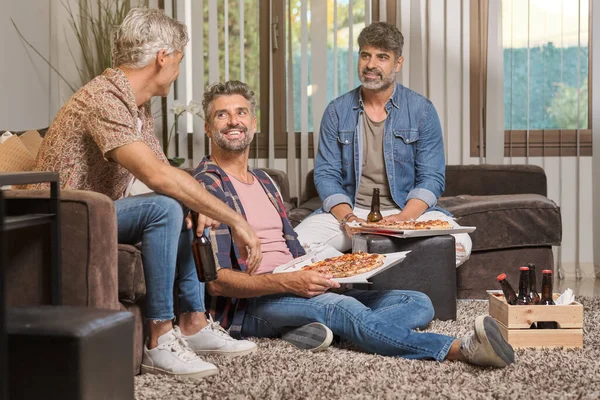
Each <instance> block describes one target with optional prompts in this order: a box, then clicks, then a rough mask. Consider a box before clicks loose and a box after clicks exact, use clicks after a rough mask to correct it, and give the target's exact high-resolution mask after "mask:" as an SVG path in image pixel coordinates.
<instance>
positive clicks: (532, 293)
mask: <svg viewBox="0 0 600 400" xmlns="http://www.w3.org/2000/svg"><path fill="white" fill-rule="evenodd" d="M527 267H528V268H529V297H531V299H532V300H533V303H532V304H540V295H539V293H538V291H537V279H536V276H535V264H534V263H529V264H527Z"/></svg>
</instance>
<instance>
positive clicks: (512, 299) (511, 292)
mask: <svg viewBox="0 0 600 400" xmlns="http://www.w3.org/2000/svg"><path fill="white" fill-rule="evenodd" d="M496 279H498V282H499V283H500V287H501V288H502V293H504V297H505V298H506V302H507V303H508V304H510V305H513V306H514V305H515V304H517V295H516V294H515V289H513V288H512V286H511V285H510V282H509V281H508V279H506V274H500V275H498V277H497V278H496Z"/></svg>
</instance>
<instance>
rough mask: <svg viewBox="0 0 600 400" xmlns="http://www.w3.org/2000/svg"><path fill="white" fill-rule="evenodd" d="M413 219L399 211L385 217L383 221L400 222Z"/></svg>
mask: <svg viewBox="0 0 600 400" xmlns="http://www.w3.org/2000/svg"><path fill="white" fill-rule="evenodd" d="M411 219H412V218H409V217H408V216H406V215H404V214H402V213H401V212H399V213H398V214H392V215H388V216H387V217H384V218H383V220H382V221H384V222H400V221H410V220H411Z"/></svg>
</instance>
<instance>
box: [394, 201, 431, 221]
mask: <svg viewBox="0 0 600 400" xmlns="http://www.w3.org/2000/svg"><path fill="white" fill-rule="evenodd" d="M428 207H429V206H428V205H427V203H425V202H424V201H422V200H419V199H410V200H408V202H407V203H406V206H404V209H403V210H402V212H401V213H400V215H402V216H403V217H404V219H406V220H409V219H417V218H419V217H420V216H421V215H422V214H423V213H424V212H425V211H427V208H428Z"/></svg>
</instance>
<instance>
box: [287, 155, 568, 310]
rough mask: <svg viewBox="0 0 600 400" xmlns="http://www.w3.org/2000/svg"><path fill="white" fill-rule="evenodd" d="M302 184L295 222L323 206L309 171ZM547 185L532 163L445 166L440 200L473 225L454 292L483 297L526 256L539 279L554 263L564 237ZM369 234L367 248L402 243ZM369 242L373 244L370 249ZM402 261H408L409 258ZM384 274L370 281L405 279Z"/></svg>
mask: <svg viewBox="0 0 600 400" xmlns="http://www.w3.org/2000/svg"><path fill="white" fill-rule="evenodd" d="M306 185H307V188H308V189H307V195H306V196H305V198H304V199H303V201H302V202H301V204H300V206H299V207H297V208H295V209H294V210H292V211H291V212H290V213H289V217H290V220H291V221H292V224H293V225H294V226H295V225H297V224H298V223H300V222H301V221H302V220H303V219H304V218H306V216H307V215H309V214H310V213H311V212H313V211H314V210H316V209H317V208H319V207H320V206H321V199H320V198H319V197H318V194H317V192H316V189H315V187H314V182H313V174H312V172H311V173H310V174H309V175H308V177H307V181H306ZM546 191H547V186H546V174H545V172H544V170H543V169H542V168H540V167H538V166H534V165H450V166H447V167H446V190H445V192H444V194H443V196H442V197H441V198H440V199H439V201H438V204H439V205H441V206H442V207H444V208H445V209H447V210H448V211H450V212H451V213H452V214H453V215H454V217H455V218H456V220H457V221H458V223H459V224H461V225H463V226H475V227H477V229H476V230H475V232H473V233H472V234H471V238H472V240H473V252H472V254H471V257H470V259H469V260H467V261H466V262H465V263H464V264H463V265H461V266H460V267H459V268H458V270H457V276H456V285H457V296H458V298H476V299H483V298H486V292H485V291H486V290H487V289H497V288H498V287H497V282H496V276H497V275H499V274H500V273H502V272H506V273H507V274H508V277H509V281H510V282H511V283H512V284H513V286H514V287H518V286H517V283H518V282H517V281H518V267H519V266H520V265H524V264H527V263H529V262H533V263H535V264H536V265H537V266H538V268H537V273H538V275H539V276H538V282H541V271H542V269H546V268H550V269H551V268H552V266H553V255H552V246H559V245H560V243H561V238H562V223H561V215H560V209H559V207H558V206H557V205H556V204H555V203H554V202H553V201H552V200H550V199H548V198H547V197H546V193H547V192H546ZM373 236H374V235H373ZM369 240H370V241H371V243H370V244H369V245H365V246H366V247H365V249H367V250H373V249H375V248H376V249H377V250H378V251H380V252H384V251H385V252H389V251H397V250H396V249H399V248H400V247H399V246H402V242H401V240H402V239H401V240H400V241H399V240H390V239H389V238H382V237H379V238H376V237H370V238H369ZM371 245H372V246H375V247H374V248H373V249H371V248H370V247H369V246H371ZM404 263H410V258H407V260H406V261H404V262H403V264H404ZM424 267H426V266H424ZM392 270H393V269H392ZM389 274H392V272H391V270H390V273H389ZM383 275H384V274H382V276H378V279H379V280H381V281H380V282H379V284H375V285H373V286H374V287H385V288H390V287H396V286H399V285H400V284H401V283H402V280H403V279H404V278H403V275H401V274H398V275H396V276H389V275H386V276H383ZM434 290H441V289H440V288H437V289H434V288H432V291H434Z"/></svg>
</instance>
